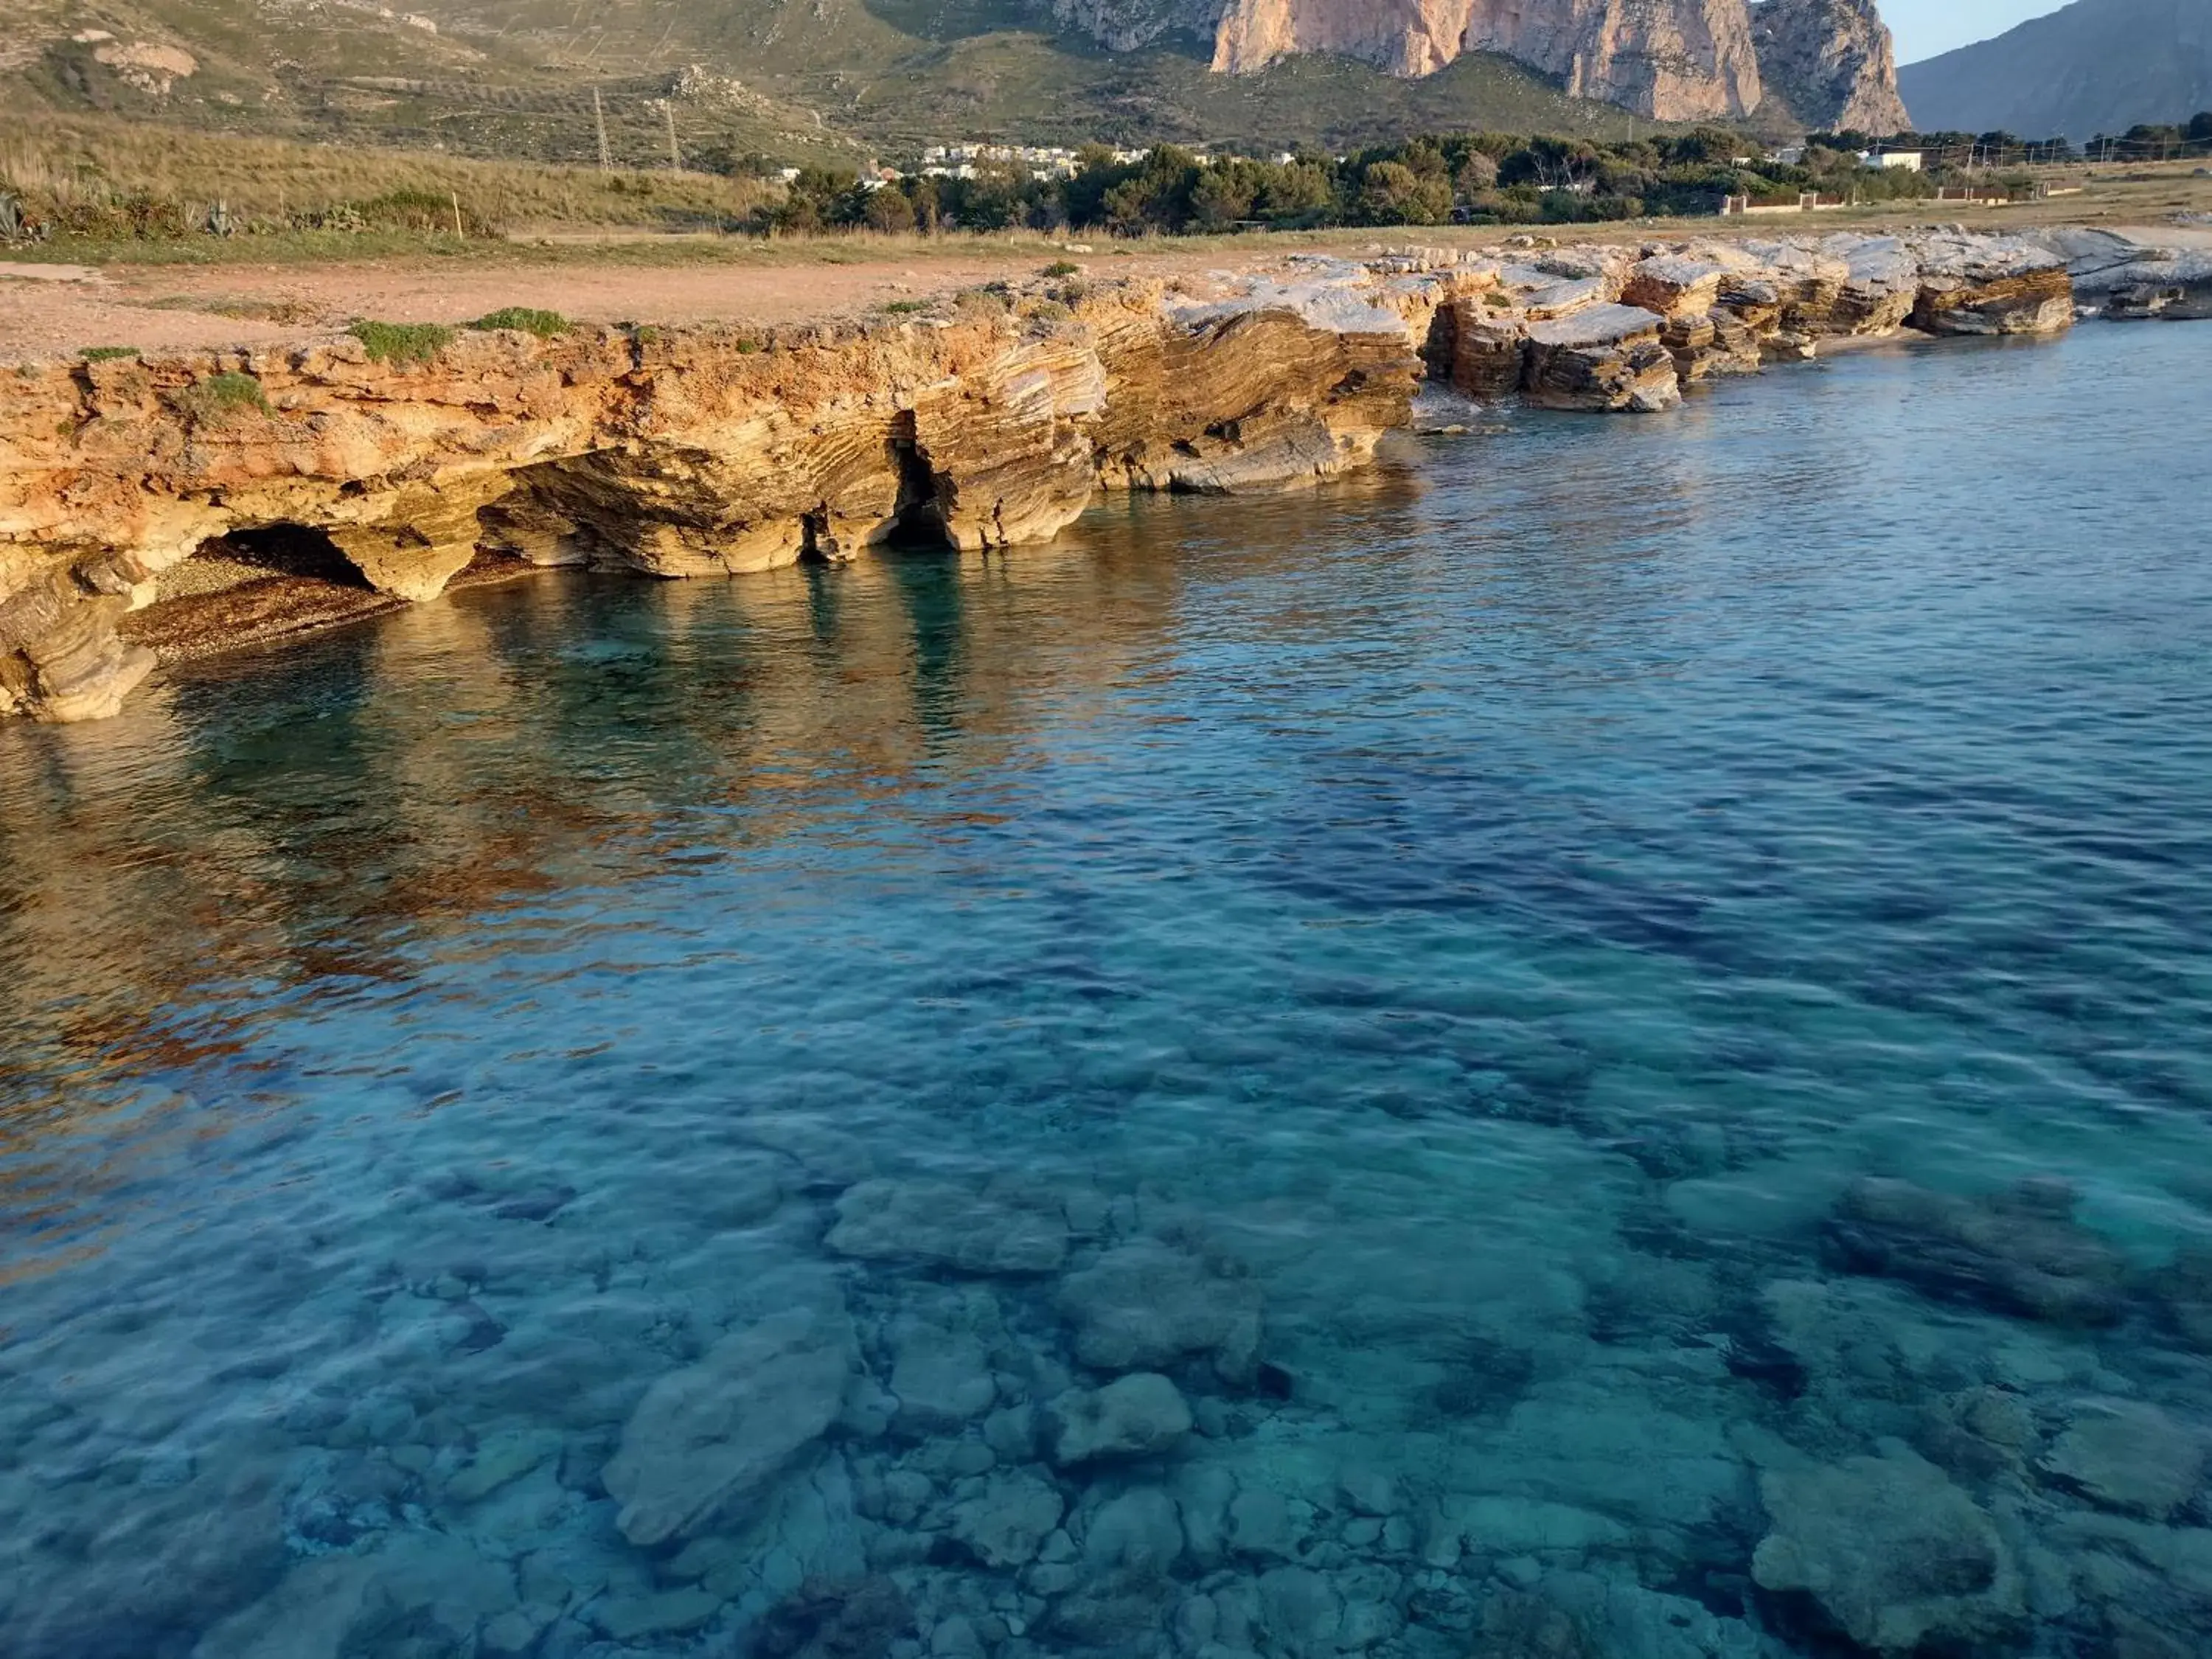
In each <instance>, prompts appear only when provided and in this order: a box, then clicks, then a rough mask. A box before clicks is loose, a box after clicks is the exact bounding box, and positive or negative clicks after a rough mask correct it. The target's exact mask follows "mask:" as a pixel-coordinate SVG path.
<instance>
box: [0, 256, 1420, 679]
mask: <svg viewBox="0 0 2212 1659" xmlns="http://www.w3.org/2000/svg"><path fill="white" fill-rule="evenodd" d="M1375 297H1378V295H1377V294H1376V290H1375V289H1374V283H1373V279H1372V278H1371V277H1370V274H1369V273H1367V272H1366V271H1364V270H1360V269H1359V268H1358V267H1352V266H1338V265H1334V264H1328V263H1327V262H1323V264H1321V265H1319V266H1316V267H1314V268H1312V269H1310V270H1308V271H1307V272H1306V273H1305V276H1304V279H1302V280H1301V281H1299V282H1297V283H1293V284H1290V285H1282V284H1276V283H1252V282H1249V281H1238V280H1236V279H1225V280H1224V281H1222V282H1218V283H1211V284H1200V285H1197V286H1195V287H1194V288H1193V289H1188V290H1186V291H1182V292H1166V291H1163V290H1162V289H1160V288H1159V287H1158V285H1157V284H1147V283H1132V284H1127V285H1115V286H1110V287H1106V288H1103V289H1099V290H1097V292H1095V293H1094V294H1091V295H1073V294H1070V295H1068V296H1067V299H1069V300H1073V305H1072V306H1071V305H1070V304H1069V303H1067V302H1066V301H1064V300H1062V299H1056V298H1053V297H1050V296H1049V295H1048V294H1046V293H1043V292H1039V293H1037V294H1034V295H1012V296H1011V297H1010V298H1009V299H1005V300H1000V299H992V298H987V297H984V296H973V297H972V298H971V300H970V301H965V302H963V303H960V304H958V305H957V306H956V305H953V304H951V302H947V303H946V305H945V307H943V309H942V311H941V313H940V314H939V315H937V316H935V317H933V318H931V319H928V320H927V321H921V322H902V323H897V324H883V325H870V326H857V325H848V326H845V327H842V328H822V329H807V330H803V331H796V332H793V333H791V334H789V335H787V336H784V337H776V338H772V339H769V340H768V341H765V342H763V341H762V340H760V339H759V338H757V337H752V336H749V335H744V334H739V333H738V332H735V331H726V330H717V329H711V328H702V329H692V330H681V331H665V332H658V333H656V332H655V331H617V330H598V331H589V332H580V333H577V334H573V335H570V336H568V337H566V338H562V339H560V340H556V341H551V342H541V341H538V340H536V339H533V338H532V337H530V336H528V335H525V334H520V333H512V332H508V333H468V334H464V335H462V336H461V337H459V338H458V339H457V340H456V341H454V343H452V344H451V345H449V346H447V348H446V349H443V350H442V351H441V352H439V353H438V354H437V356H435V359H434V360H432V361H431V362H428V363H425V364H421V365H416V366H412V367H400V366H396V365H393V364H390V363H380V362H373V361H371V360H370V358H369V356H368V352H367V351H366V350H365V349H364V348H363V347H362V344H361V343H359V342H358V341H356V340H354V339H352V338H350V337H347V338H341V339H337V340H331V341H326V342H325V343H320V344H317V345H314V346H311V347H306V348H285V349H281V350H271V349H256V350H246V351H239V352H231V353H221V354H200V355H197V356H183V357H178V358H172V359H167V360H161V361H141V360H137V359H126V360H115V361H108V362H95V363H83V362H79V363H73V364H54V365H51V366H48V367H46V368H33V369H32V370H30V371H28V372H27V374H19V375H18V376H16V377H15V378H13V379H12V380H10V382H9V390H8V392H7V395H6V398H5V401H4V403H0V714H8V713H24V712H27V713H30V714H36V715H38V716H40V717H41V718H45V719H48V720H79V719H89V718H95V717H98V716H100V715H103V714H112V713H114V712H115V710H116V708H117V707H118V705H119V703H120V702H121V701H122V699H123V698H124V697H125V696H127V695H128V693H129V692H130V691H131V689H132V687H134V686H135V685H136V684H137V683H138V681H139V680H140V679H141V678H143V676H144V675H145V673H146V672H147V671H148V670H149V668H150V667H151V666H152V659H150V658H149V656H148V655H147V654H146V653H144V652H143V650H139V649H137V648H135V647H131V646H130V645H128V644H126V643H125V641H124V640H123V638H122V637H121V635H118V623H121V622H122V621H123V620H124V618H125V616H126V615H128V613H130V612H131V611H135V610H137V609H140V608H142V607H143V606H145V605H149V604H151V603H153V602H155V600H156V599H159V598H160V597H161V595H162V592H163V587H162V580H163V578H164V576H165V574H166V573H168V572H170V571H171V570H173V568H175V567H177V566H179V565H180V564H182V563H183V562H185V560H187V559H189V558H191V556H193V555H194V554H195V553H196V552H197V551H198V550H200V549H202V548H203V547H205V546H207V545H208V544H210V543H211V542H215V541H216V540H217V539H218V538H223V537H226V536H228V535H230V534H232V533H233V532H257V531H266V530H268V529H270V528H271V527H278V526H282V527H287V528H288V529H289V530H290V531H293V532H307V533H310V534H312V535H313V536H314V537H318V538H324V539H325V540H326V542H327V544H331V545H333V546H334V547H335V548H336V550H337V552H339V553H340V554H342V555H343V557H344V559H345V560H346V561H348V562H350V563H351V564H352V565H353V566H354V567H355V568H356V569H357V570H358V571H359V572H360V573H361V574H362V576H363V577H364V578H365V579H366V580H367V581H368V583H369V584H370V585H371V586H374V588H376V589H377V590H379V591H380V592H383V593H386V594H388V595H392V596H395V597H397V598H398V599H414V600H419V599H430V598H434V597H435V596H436V595H437V594H438V593H439V592H441V591H442V590H443V589H444V587H445V586H446V585H447V582H448V581H449V580H451V579H452V578H453V576H454V575H455V574H457V573H459V571H460V570H461V569H462V568H464V567H465V566H466V565H467V564H469V563H470V562H471V561H472V560H474V559H476V558H477V556H479V555H480V554H483V553H495V554H506V555H509V556H514V557H518V558H520V559H523V560H526V561H528V562H532V563H539V564H563V563H591V564H600V565H610V566H619V567H626V568H632V569H637V570H643V571H647V572H651V573H653V574H660V575H669V576H682V575H698V574H732V573H737V572H743V571H749V570H759V569H765V568H771V567H774V566H776V565H781V564H787V563H789V562H793V561H794V560H796V559H798V558H799V557H800V556H802V555H805V554H807V553H812V554H815V555H817V556H822V557H825V558H842V557H848V556H851V555H852V554H853V553H854V552H856V551H858V550H860V548H861V547H863V546H865V545H866V544H870V543H872V542H878V541H881V540H884V539H886V538H889V537H890V536H891V535H893V534H894V533H895V532H902V531H905V532H917V533H925V534H935V535H936V536H938V537H939V538H942V539H943V540H944V541H945V542H947V543H949V544H951V545H953V546H955V547H958V548H963V549H988V548H996V547H1004V546H1009V545H1012V544H1019V543H1024V542H1037V541H1043V540H1048V539H1049V538H1051V537H1052V536H1054V534H1056V533H1057V532H1059V531H1060V529H1061V528H1062V527H1063V526H1065V525H1066V524H1067V523H1068V522H1069V521H1070V520H1073V518H1074V517H1075V516H1076V515H1077V514H1078V513H1080V512H1082V510H1083V509H1084V507H1085V506H1086V505H1087V504H1088V503H1089V501H1091V497H1092V495H1093V493H1094V492H1095V491H1096V490H1097V489H1099V488H1100V487H1102V485H1103V486H1107V487H1116V486H1118V487H1125V488H1152V489H1274V488H1282V487H1285V486H1288V485H1293V484H1297V483H1310V482H1312V481H1313V480H1314V479H1316V478H1319V477H1328V476H1330V475H1332V474H1334V473H1336V472H1340V471H1344V470H1346V468H1348V467H1352V466H1356V465H1360V464H1362V463H1363V462H1364V461H1365V460H1366V459H1368V458H1369V456H1370V453H1371V452H1372V450H1373V448H1374V446H1375V443H1376V440H1377V438H1378V437H1379V436H1380V435H1381V434H1382V433H1383V431H1384V430H1385V429H1387V428H1391V427H1394V426H1399V425H1402V424H1404V423H1405V422H1406V420H1407V410H1408V407H1409V405H1410V404H1411V402H1412V398H1413V392H1414V389H1415V386H1416V384H1417V380H1418V376H1419V358H1418V357H1417V356H1415V353H1414V349H1413V348H1414V343H1415V339H1416V336H1415V334H1414V333H1413V326H1414V325H1413V324H1411V323H1409V322H1408V320H1407V318H1406V317H1405V316H1404V315H1402V314H1401V312H1400V311H1399V310H1396V309H1389V308H1383V307H1378V306H1376V305H1375V304H1373V303H1371V301H1372V299H1374V298H1375Z"/></svg>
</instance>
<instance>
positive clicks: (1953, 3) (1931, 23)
mask: <svg viewBox="0 0 2212 1659" xmlns="http://www.w3.org/2000/svg"><path fill="white" fill-rule="evenodd" d="M2064 3H2066V0H1881V15H1882V16H1883V17H1884V18H1885V19H1887V21H1888V23H1889V27H1890V32H1891V33H1893V34H1894V35H1896V36H1897V61H1898V62H1899V63H1900V64H1917V63H1918V62H1919V61H1920V60H1921V59H1922V58H1933V57H1935V56H1936V54H1937V53H1938V52H1948V51H1950V50H1951V48H1952V47H1954V46H1971V45H1972V43H1973V42H1975V41H1977V40H1988V39H1989V38H1990V36H1991V35H1993V34H2002V33H2004V32H2005V31H2006V30H2007V29H2008V28H2010V27H2013V26H2014V25H2015V23H2025V22H2026V21H2027V20H2028V19H2029V18H2031V17H2040V16H2042V15H2043V14H2044V13H2045V12H2047V11H2057V9H2059V7H2060V6H2062V5H2063V4H2064Z"/></svg>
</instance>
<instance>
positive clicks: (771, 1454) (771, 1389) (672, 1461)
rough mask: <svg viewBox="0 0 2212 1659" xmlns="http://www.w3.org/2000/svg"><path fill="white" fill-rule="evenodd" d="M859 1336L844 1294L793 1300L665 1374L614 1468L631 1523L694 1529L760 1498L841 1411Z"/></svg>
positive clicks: (668, 1530)
mask: <svg viewBox="0 0 2212 1659" xmlns="http://www.w3.org/2000/svg"><path fill="white" fill-rule="evenodd" d="M855 1346H856V1345H855V1342H854V1332H853V1325H852V1321H851V1320H850V1319H849V1318H848V1316H847V1315H846V1313H845V1310H844V1308H843V1307H842V1304H841V1305H838V1306H836V1307H834V1308H828V1307H825V1308H815V1309H793V1310H790V1311H788V1312H786V1313H781V1314H775V1315H771V1316H769V1317H768V1318H766V1319H763V1320H762V1321H761V1322H759V1323H758V1324H757V1325H755V1326H753V1327H751V1328H750V1329H747V1330H743V1331H739V1332H738V1333H737V1334H734V1335H732V1336H727V1337H725V1338H723V1339H722V1340H721V1341H720V1342H718V1343H716V1344H715V1345H714V1346H713V1347H712V1348H710V1349H708V1351H707V1353H706V1355H705V1356H704V1358H702V1359H701V1360H700V1361H699V1363H698V1364H696V1365H690V1366H687V1367H685V1368H684V1370H679V1371H672V1372H671V1373H670V1374H669V1375H667V1376H664V1377H662V1378H661V1379H660V1380H659V1382H657V1383H654V1384H653V1387H652V1388H651V1389H648V1390H647V1393H646V1395H645V1398H644V1399H643V1400H642V1401H639V1403H638V1407H637V1409H636V1410H635V1412H634V1413H631V1415H630V1419H629V1423H628V1424H627V1425H624V1427H623V1435H622V1444H621V1446H620V1448H619V1449H617V1451H616V1453H615V1455H614V1457H613V1459H612V1461H611V1462H609V1463H608V1465H607V1468H606V1473H605V1482H606V1488H607V1492H608V1494H609V1495H610V1496H611V1497H612V1498H614V1499H615V1500H616V1501H617V1503H619V1504H621V1505H622V1506H623V1507H622V1513H621V1516H620V1518H619V1521H618V1524H619V1525H620V1527H621V1528H622V1533H623V1536H624V1537H625V1538H627V1539H629V1541H630V1542H631V1543H633V1544H637V1545H641V1546H645V1547H651V1546H653V1545H655V1544H659V1543H663V1542H665V1541H668V1540H670V1539H672V1538H683V1537H688V1536H690V1535H691V1534H694V1533H696V1532H700V1531H704V1530H706V1529H707V1528H708V1526H709V1524H710V1523H711V1522H714V1520H715V1519H716V1518H717V1517H718V1516H720V1515H721V1514H723V1513H724V1512H726V1511H727V1510H732V1509H733V1508H737V1507H739V1506H742V1505H743V1504H745V1503H747V1502H748V1501H750V1500H751V1499H753V1498H757V1497H758V1496H759V1495H760V1494H761V1493H762V1492H763V1491H764V1490H765V1489H766V1487H767V1486H768V1485H769V1483H770V1482H771V1481H772V1480H775V1477H776V1476H777V1475H779V1474H781V1473H782V1472H783V1471H784V1470H785V1469H787V1468H789V1467H790V1466H791V1465H792V1464H793V1463H794V1462H797V1461H798V1459H799V1456H800V1455H802V1454H804V1453H805V1451H806V1450H807V1449H810V1448H811V1446H812V1445H813V1444H814V1443H815V1442H816V1441H817V1440H818V1439H820V1438H821V1437H822V1435H823V1431H825V1430H827V1429H828V1428H829V1425H830V1423H831V1422H832V1421H834V1420H835V1419H836V1416H837V1413H838V1409H839V1407H840V1406H841V1404H842V1401H843V1398H844V1393H845V1384H846V1382H847V1379H848V1377H849V1376H850V1375H851V1373H852V1370H853V1366H854V1358H855Z"/></svg>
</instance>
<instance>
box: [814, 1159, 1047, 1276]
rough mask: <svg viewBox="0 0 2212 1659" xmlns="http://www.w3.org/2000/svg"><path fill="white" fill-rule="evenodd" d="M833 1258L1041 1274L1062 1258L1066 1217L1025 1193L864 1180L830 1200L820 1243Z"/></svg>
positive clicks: (1037, 1196)
mask: <svg viewBox="0 0 2212 1659" xmlns="http://www.w3.org/2000/svg"><path fill="white" fill-rule="evenodd" d="M824 1243H827V1244H828V1245H829V1248H830V1249H833V1250H835V1251H836V1252H837V1253H838V1254H839V1255H851V1256H859V1257H860V1258H861V1259H863V1260H865V1261H926V1262H932V1263H934V1264H936V1265H938V1266H940V1267H951V1268H955V1269H957V1270H958V1271H959V1272H962V1273H1052V1272H1054V1271H1055V1270H1056V1269H1058V1267H1060V1263H1061V1262H1062V1261H1065V1260H1066V1256H1067V1218H1066V1216H1065V1215H1064V1214H1062V1213H1061V1212H1060V1206H1058V1204H1057V1203H1056V1202H1054V1200H1052V1199H1051V1198H1050V1197H1049V1196H1048V1195H1046V1194H1039V1193H1036V1192H1032V1191H1030V1190H1028V1189H1026V1188H1022V1189H1014V1188H993V1187H983V1188H976V1187H971V1186H966V1185H963V1184H961V1183H958V1182H950V1181H929V1180H917V1181H894V1180H876V1181H864V1182H860V1184H859V1185H858V1186H856V1187H850V1188H847V1189H846V1190H845V1193H844V1194H843V1196H842V1197H841V1198H839V1199H838V1200H837V1220H836V1225H834V1226H832V1227H831V1228H830V1229H829V1237H827V1239H826V1240H824Z"/></svg>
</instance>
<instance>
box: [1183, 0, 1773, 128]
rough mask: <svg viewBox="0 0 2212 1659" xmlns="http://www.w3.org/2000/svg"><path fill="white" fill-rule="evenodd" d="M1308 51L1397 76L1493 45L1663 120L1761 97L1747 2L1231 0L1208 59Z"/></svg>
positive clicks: (1233, 60) (1242, 66) (1726, 112)
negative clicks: (1376, 67)
mask: <svg viewBox="0 0 2212 1659" xmlns="http://www.w3.org/2000/svg"><path fill="white" fill-rule="evenodd" d="M1297 52H1334V53H1336V54H1338V55H1339V56H1341V57H1346V58H1359V59H1362V60H1363V61H1364V62H1367V63H1370V64H1377V65H1379V66H1380V67H1382V68H1383V69H1386V70H1389V71H1390V72H1391V73H1392V74H1395V75H1402V76H1423V75H1429V74H1432V73H1434V72H1435V71H1436V70H1439V69H1442V68H1443V66H1444V65H1445V64H1449V63H1450V62H1451V61H1452V60H1453V59H1454V58H1457V57H1458V56H1459V55H1460V54H1461V53H1462V52H1498V53H1500V54H1501V55H1503V56H1504V57H1508V58H1518V59H1519V60H1520V61H1521V62H1522V63H1524V64H1530V65H1532V66H1534V68H1537V69H1540V70H1544V71H1545V72H1547V74H1551V75H1556V76H1559V77H1560V78H1561V79H1562V80H1563V81H1564V82H1565V83H1566V90H1567V92H1568V94H1570V95H1571V96H1574V97H1577V98H1596V99H1602V100H1605V101H1607V102H1608V103H1615V104H1622V105H1626V106H1627V107H1628V108H1630V109H1632V110H1634V111H1636V112H1638V114H1642V115H1649V116H1651V117H1653V118H1656V119H1659V120H1666V121H1690V120H1699V119H1703V118H1708V117H1717V116H1730V115H1744V114H1748V113H1749V112H1751V111H1753V110H1754V109H1756V108H1758V106H1759V98H1760V95H1761V89H1760V84H1759V62H1758V58H1757V54H1756V52H1754V50H1753V45H1752V34H1751V21H1750V18H1749V17H1748V16H1747V15H1746V12H1745V10H1744V0H1657V3H1652V0H1231V3H1230V5H1229V8H1228V9H1227V11H1226V12H1225V14H1224V15H1223V16H1222V19H1221V22H1220V26H1219V28H1218V32H1217V33H1216V35H1215V38H1214V53H1213V67H1214V68H1215V69H1216V70H1223V71H1225V72H1228V73H1231V74H1249V73H1250V72H1252V71H1253V70H1260V69H1264V68H1266V67H1267V65H1268V64H1271V63H1273V62H1274V61H1275V60H1276V59H1277V58H1285V57H1288V56H1291V54H1293V53H1297Z"/></svg>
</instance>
